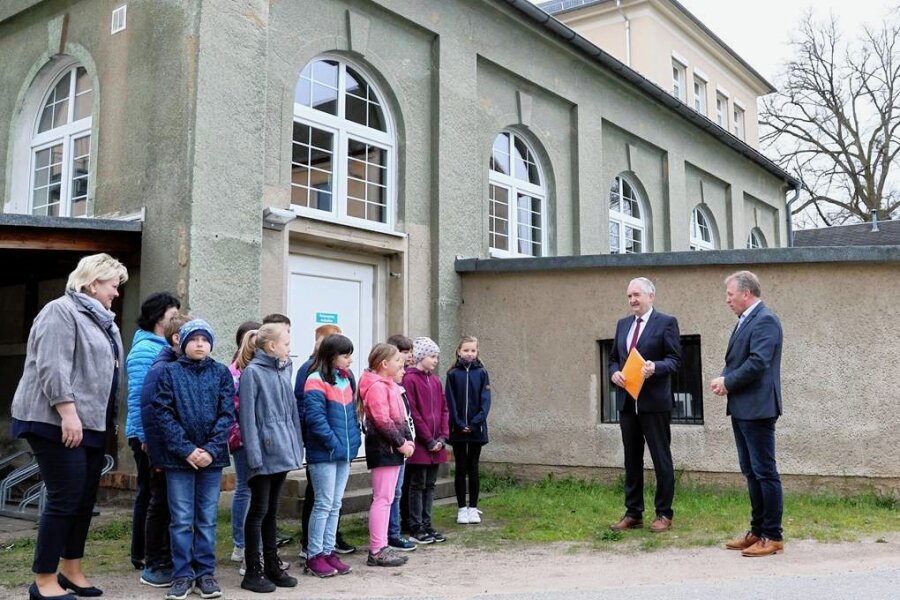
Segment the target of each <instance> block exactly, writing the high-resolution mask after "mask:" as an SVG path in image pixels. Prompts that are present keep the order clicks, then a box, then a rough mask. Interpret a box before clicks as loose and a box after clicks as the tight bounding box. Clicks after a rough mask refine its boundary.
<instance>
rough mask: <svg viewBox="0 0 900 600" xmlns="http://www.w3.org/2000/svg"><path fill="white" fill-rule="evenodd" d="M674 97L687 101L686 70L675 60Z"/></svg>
mask: <svg viewBox="0 0 900 600" xmlns="http://www.w3.org/2000/svg"><path fill="white" fill-rule="evenodd" d="M672 95H673V96H675V97H676V98H678V99H679V100H681V101H682V102H684V101H685V68H684V65H683V64H681V63H680V62H678V61H677V60H675V59H672Z"/></svg>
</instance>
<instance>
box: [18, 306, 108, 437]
mask: <svg viewBox="0 0 900 600" xmlns="http://www.w3.org/2000/svg"><path fill="white" fill-rule="evenodd" d="M115 339H116V344H117V345H118V348H119V353H118V356H113V351H112V347H111V346H110V343H109V337H107V335H106V332H105V331H103V329H102V328H101V327H100V325H99V324H98V323H97V321H95V320H94V319H93V317H91V315H90V313H89V312H88V311H87V309H85V308H84V307H83V306H81V305H80V304H78V303H77V302H76V301H75V300H73V299H72V298H71V297H70V296H69V295H68V294H66V295H65V296H63V297H61V298H57V299H56V300H53V301H51V302H49V303H48V304H47V305H46V306H44V308H43V309H42V310H41V312H40V313H38V316H37V317H36V318H35V320H34V324H33V325H32V326H31V333H30V334H29V335H28V346H27V349H26V355H25V370H24V373H23V374H22V379H21V380H20V381H19V387H17V388H16V394H15V396H13V402H12V416H13V418H16V419H18V420H20V421H31V422H37V423H49V424H50V425H56V426H60V425H61V424H62V420H61V419H60V417H59V413H58V412H56V409H55V408H53V407H54V406H56V405H57V404H60V403H62V402H73V401H74V402H75V410H76V411H77V412H78V417H79V418H80V419H81V425H82V427H83V428H84V429H90V430H93V431H106V407H107V404H108V403H109V392H110V386H111V385H112V381H113V373H114V371H115V370H116V369H118V368H120V365H121V364H122V337H121V336H120V335H119V333H118V331H116V334H115Z"/></svg>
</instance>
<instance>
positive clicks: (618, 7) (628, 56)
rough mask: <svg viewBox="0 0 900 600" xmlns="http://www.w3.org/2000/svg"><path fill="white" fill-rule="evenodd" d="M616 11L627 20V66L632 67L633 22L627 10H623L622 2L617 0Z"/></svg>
mask: <svg viewBox="0 0 900 600" xmlns="http://www.w3.org/2000/svg"><path fill="white" fill-rule="evenodd" d="M616 9H617V10H618V11H619V14H620V15H622V18H623V19H625V64H626V65H627V66H629V67H630V66H631V21H630V20H629V19H628V15H626V14H625V9H623V8H622V0H616Z"/></svg>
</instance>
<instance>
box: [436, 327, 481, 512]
mask: <svg viewBox="0 0 900 600" xmlns="http://www.w3.org/2000/svg"><path fill="white" fill-rule="evenodd" d="M444 396H445V397H446V398H447V408H449V409H450V445H451V446H453V458H454V460H455V461H456V475H455V477H454V481H453V483H454V487H455V489H456V506H457V508H458V511H457V515H456V522H457V523H460V524H466V523H481V511H480V510H478V493H479V491H480V488H481V481H480V477H479V473H478V461H479V458H480V457H481V447H482V446H484V445H485V444H487V443H488V426H487V417H488V412H490V410H491V380H490V377H488V373H487V371H486V370H485V368H484V365H483V364H481V361H480V360H478V338H475V337H471V336H463V337H462V338H460V340H459V344H457V346H456V362H455V363H454V365H453V366H452V367H451V368H450V370H449V371H448V372H447V383H446V384H445V387H444ZM466 478H468V480H469V485H468V488H469V503H468V505H466Z"/></svg>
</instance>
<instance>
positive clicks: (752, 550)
mask: <svg viewBox="0 0 900 600" xmlns="http://www.w3.org/2000/svg"><path fill="white" fill-rule="evenodd" d="M781 552H784V541H782V540H779V541H776V540H770V539H769V538H765V537H764V538H759V541H758V542H756V543H755V544H753V545H752V546H750V547H749V548H747V549H746V550H744V551H743V552H741V554H742V555H743V556H751V557H752V556H769V555H770V554H780V553H781Z"/></svg>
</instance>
